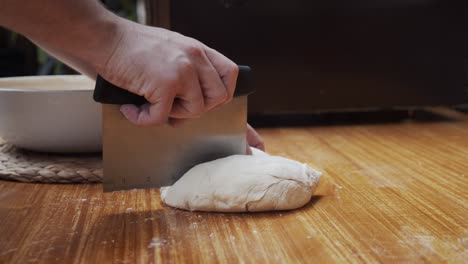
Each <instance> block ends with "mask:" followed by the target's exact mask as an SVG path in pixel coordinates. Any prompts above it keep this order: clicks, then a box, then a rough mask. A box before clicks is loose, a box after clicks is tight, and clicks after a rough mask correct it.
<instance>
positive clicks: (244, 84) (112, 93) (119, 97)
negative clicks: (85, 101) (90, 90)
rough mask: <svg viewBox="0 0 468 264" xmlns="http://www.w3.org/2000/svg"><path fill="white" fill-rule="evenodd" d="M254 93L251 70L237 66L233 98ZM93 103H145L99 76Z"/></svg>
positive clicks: (144, 100) (143, 100)
mask: <svg viewBox="0 0 468 264" xmlns="http://www.w3.org/2000/svg"><path fill="white" fill-rule="evenodd" d="M253 92H254V88H253V84H252V70H251V69H250V67H249V66H241V65H240V66H239V76H238V77H237V84H236V90H235V92H234V96H235V97H236V96H243V95H248V94H250V93H253ZM93 97H94V101H96V102H99V103H103V104H119V105H122V104H134V105H142V104H145V103H147V102H148V101H146V99H145V97H143V96H140V95H137V94H134V93H131V92H129V91H127V90H124V89H121V88H119V87H117V86H115V85H113V84H112V83H110V82H108V81H106V80H105V79H104V78H102V77H101V76H99V75H98V76H97V79H96V87H95V88H94V96H93Z"/></svg>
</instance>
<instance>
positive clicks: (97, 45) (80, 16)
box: [0, 0, 119, 77]
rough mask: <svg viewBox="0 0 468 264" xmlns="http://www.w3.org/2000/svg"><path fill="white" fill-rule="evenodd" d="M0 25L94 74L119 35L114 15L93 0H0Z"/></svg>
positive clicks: (77, 67) (91, 75)
mask: <svg viewBox="0 0 468 264" xmlns="http://www.w3.org/2000/svg"><path fill="white" fill-rule="evenodd" d="M0 7H1V8H0V25H2V26H4V27H7V28H10V29H12V30H14V31H16V32H19V33H21V34H23V35H25V36H26V37H27V38H29V39H30V40H32V41H33V42H35V43H36V44H38V45H39V46H41V47H42V48H43V49H45V50H46V51H48V52H49V53H51V54H52V55H54V56H56V57H57V58H58V59H60V60H62V61H64V62H65V63H67V64H69V65H70V66H72V67H74V68H75V69H76V70H78V71H80V72H82V73H85V74H87V75H88V76H90V77H95V75H96V68H98V67H102V66H103V65H102V64H103V63H105V61H106V58H108V57H109V55H110V54H108V53H109V52H110V51H111V50H112V47H108V46H107V45H112V44H113V43H116V41H115V38H118V37H119V34H118V32H117V28H118V27H117V25H116V23H117V21H118V19H117V17H116V16H115V15H113V14H112V13H111V12H108V11H107V10H106V9H105V8H104V7H103V6H102V5H101V4H100V3H99V2H98V1H97V0H80V1H70V0H42V1H41V0H0Z"/></svg>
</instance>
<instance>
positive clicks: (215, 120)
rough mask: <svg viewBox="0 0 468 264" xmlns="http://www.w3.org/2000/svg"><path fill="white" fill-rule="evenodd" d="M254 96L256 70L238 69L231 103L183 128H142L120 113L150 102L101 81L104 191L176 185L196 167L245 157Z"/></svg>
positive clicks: (98, 83)
mask: <svg viewBox="0 0 468 264" xmlns="http://www.w3.org/2000/svg"><path fill="white" fill-rule="evenodd" d="M251 92H253V85H252V81H251V70H250V68H249V67H247V66H239V77H238V79H237V85H236V92H235V95H234V99H233V100H232V101H231V102H230V103H228V104H226V105H224V106H222V107H220V108H218V109H215V110H213V111H210V112H207V113H205V114H203V115H202V116H201V117H200V118H196V119H192V120H189V121H187V123H184V125H183V126H181V127H178V128H174V127H171V126H169V125H167V124H166V125H161V126H150V127H141V126H136V125H133V124H132V123H130V122H129V121H128V120H127V119H126V118H125V117H124V116H123V114H122V113H121V112H120V110H119V108H120V105H121V104H127V103H133V104H137V105H141V104H143V103H146V102H147V101H146V100H145V99H144V98H143V97H141V96H138V95H135V94H131V93H129V92H127V91H125V90H123V89H120V88H118V87H116V86H114V85H112V84H111V83H109V82H107V81H106V80H104V79H103V78H101V77H100V76H98V79H97V81H96V89H95V92H94V99H95V100H96V101H98V102H101V103H102V104H103V105H102V110H103V170H104V184H103V186H104V191H105V192H109V191H119V190H129V189H141V188H155V187H161V186H166V185H171V184H173V183H174V182H175V181H177V180H178V179H179V178H180V177H181V176H182V175H183V174H184V173H185V172H187V171H188V170H189V169H190V168H192V167H193V166H195V165H197V164H200V163H203V162H207V161H211V160H215V159H219V158H223V157H226V156H230V155H234V154H245V151H246V145H247V142H246V129H247V96H248V94H250V93H251Z"/></svg>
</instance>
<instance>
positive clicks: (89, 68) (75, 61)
mask: <svg viewBox="0 0 468 264" xmlns="http://www.w3.org/2000/svg"><path fill="white" fill-rule="evenodd" d="M34 43H35V44H36V45H37V46H39V47H41V48H42V49H43V50H45V51H46V52H47V53H49V54H50V55H52V56H54V57H55V58H56V59H58V60H60V61H62V62H64V63H65V64H67V65H68V66H69V67H71V68H73V69H74V70H76V71H78V72H80V73H81V74H84V75H86V76H88V77H89V78H91V79H96V76H97V72H96V69H95V68H94V66H93V65H91V64H89V63H88V62H86V61H84V60H81V59H79V58H77V57H75V56H72V55H70V54H68V53H65V52H63V51H61V50H57V49H52V48H50V47H48V46H47V44H45V43H44V44H43V43H39V42H37V41H36V42H34Z"/></svg>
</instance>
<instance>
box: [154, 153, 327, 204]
mask: <svg viewBox="0 0 468 264" xmlns="http://www.w3.org/2000/svg"><path fill="white" fill-rule="evenodd" d="M320 176H321V173H320V172H318V171H316V170H314V169H312V168H311V167H309V166H308V165H307V164H304V163H299V162H297V161H294V160H290V159H286V158H282V157H277V156H270V155H268V154H266V153H264V152H262V151H260V150H253V155H252V156H248V155H234V156H230V157H226V158H223V159H218V160H214V161H211V162H207V163H203V164H199V165H197V166H195V167H193V168H192V169H191V170H189V171H188V172H187V173H186V174H185V175H184V176H183V177H182V178H180V179H179V180H178V181H177V182H176V183H175V184H174V185H173V186H170V187H162V188H161V200H162V201H163V202H164V203H165V204H167V205H169V206H172V207H177V208H181V209H186V210H191V211H216V212H255V211H271V210H290V209H295V208H299V207H302V206H304V205H305V204H306V203H308V202H309V201H310V198H311V197H312V194H313V192H314V191H315V189H316V187H317V184H318V182H319V180H320Z"/></svg>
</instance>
